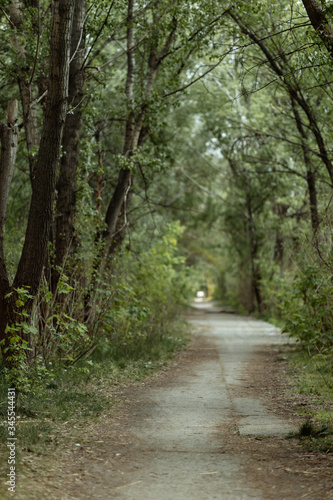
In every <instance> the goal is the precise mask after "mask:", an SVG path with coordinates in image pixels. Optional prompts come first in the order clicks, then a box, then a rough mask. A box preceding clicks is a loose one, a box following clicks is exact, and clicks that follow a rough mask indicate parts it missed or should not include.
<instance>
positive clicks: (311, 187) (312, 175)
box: [291, 98, 319, 234]
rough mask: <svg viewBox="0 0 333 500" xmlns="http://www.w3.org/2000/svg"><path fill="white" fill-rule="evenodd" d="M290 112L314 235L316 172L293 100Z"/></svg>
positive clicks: (317, 219)
mask: <svg viewBox="0 0 333 500" xmlns="http://www.w3.org/2000/svg"><path fill="white" fill-rule="evenodd" d="M291 105H292V110H293V113H294V117H295V122H296V126H297V129H298V132H299V134H300V137H301V143H302V151H303V158H304V164H305V167H306V182H307V185H308V195H309V203H310V214H311V225H312V230H313V233H314V234H316V233H317V230H318V226H319V215H318V202H317V188H316V172H315V169H314V166H313V164H312V159H311V156H310V154H309V150H308V147H307V144H306V142H307V139H308V137H307V134H306V131H305V130H304V127H303V123H302V120H301V117H300V114H299V112H298V109H297V107H296V103H295V100H294V99H292V98H291Z"/></svg>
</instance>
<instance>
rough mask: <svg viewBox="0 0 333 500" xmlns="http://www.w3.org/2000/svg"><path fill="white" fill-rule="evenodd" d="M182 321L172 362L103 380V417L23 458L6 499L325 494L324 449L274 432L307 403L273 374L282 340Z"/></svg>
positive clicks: (332, 488)
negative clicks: (192, 329) (130, 377)
mask: <svg viewBox="0 0 333 500" xmlns="http://www.w3.org/2000/svg"><path fill="white" fill-rule="evenodd" d="M189 319H190V321H191V322H192V323H193V324H194V325H195V326H196V328H197V333H196V335H195V336H194V340H193V342H192V343H191V345H190V347H189V348H188V349H187V350H185V351H183V352H182V353H180V354H179V355H178V357H177V358H176V360H175V362H174V363H173V365H172V366H169V367H167V368H165V369H164V370H162V371H161V372H160V373H158V374H155V375H152V376H151V377H150V378H148V379H147V380H146V381H145V382H144V383H142V382H140V383H137V384H134V385H128V386H119V387H110V388H109V389H108V390H109V392H110V394H111V395H112V396H113V397H117V399H118V403H117V405H116V408H115V411H112V414H111V415H110V414H109V413H107V412H105V413H104V414H103V415H102V416H100V417H99V418H98V419H96V420H94V421H93V422H92V423H91V424H90V425H89V426H85V427H82V428H80V427H79V426H78V428H74V429H72V442H71V444H69V445H68V447H64V448H62V449H61V450H58V451H57V452H56V453H55V455H52V456H46V457H45V456H43V457H36V456H33V457H31V459H29V460H26V461H25V466H24V468H23V469H22V473H21V474H20V475H19V476H18V486H17V491H16V493H15V495H14V496H15V498H16V499H17V500H29V499H32V498H34V499H35V498H41V499H46V498H47V499H48V500H69V499H92V498H94V499H98V498H100V499H106V500H107V499H111V498H118V499H126V500H131V499H135V500H143V499H144V500H156V499H157V498H158V499H160V500H180V499H182V500H205V499H207V500H208V499H214V498H216V499H223V500H242V499H258V500H259V499H260V500H261V499H267V500H275V499H276V500H277V499H278V500H283V499H285V500H292V499H297V500H299V499H313V500H316V499H320V500H324V499H333V477H332V466H333V456H332V454H323V453H316V452H312V451H308V450H306V449H305V448H303V447H302V446H301V445H300V443H299V441H298V440H297V439H295V438H292V439H285V436H286V435H287V434H288V433H289V432H290V431H296V430H297V429H298V428H299V426H300V424H301V423H302V420H301V418H300V417H299V416H298V411H297V410H298V408H299V407H300V406H302V405H306V404H307V401H306V397H305V396H302V395H298V394H296V393H295V391H291V390H290V386H289V385H288V378H287V377H286V376H285V374H284V371H286V370H287V364H286V362H285V361H284V359H285V357H284V352H285V351H288V349H290V345H288V339H287V338H284V337H283V336H281V335H280V334H278V332H277V330H276V329H275V328H274V327H273V326H272V325H269V324H267V323H265V322H263V321H259V320H255V319H251V318H246V317H241V316H237V315H234V314H225V313H224V314H221V313H219V312H218V311H217V310H214V309H211V310H207V309H205V308H203V309H202V310H199V309H198V310H197V311H196V312H194V313H193V314H192V316H191V317H190V318H189ZM8 498H11V497H10V496H9V497H8Z"/></svg>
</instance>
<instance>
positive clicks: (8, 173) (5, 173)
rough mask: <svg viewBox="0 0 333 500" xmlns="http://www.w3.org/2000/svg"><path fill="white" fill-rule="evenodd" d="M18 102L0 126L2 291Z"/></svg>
mask: <svg viewBox="0 0 333 500" xmlns="http://www.w3.org/2000/svg"><path fill="white" fill-rule="evenodd" d="M17 108H18V105H17V101H16V100H14V101H10V102H9V103H8V111H7V123H1V124H0V139H1V156H0V282H1V285H0V286H1V289H6V288H8V287H9V282H8V277H7V273H6V266H5V256H4V225H5V220H6V212H7V204H8V197H9V190H10V185H11V182H12V176H13V172H14V166H15V159H16V153H17V146H18V127H17Z"/></svg>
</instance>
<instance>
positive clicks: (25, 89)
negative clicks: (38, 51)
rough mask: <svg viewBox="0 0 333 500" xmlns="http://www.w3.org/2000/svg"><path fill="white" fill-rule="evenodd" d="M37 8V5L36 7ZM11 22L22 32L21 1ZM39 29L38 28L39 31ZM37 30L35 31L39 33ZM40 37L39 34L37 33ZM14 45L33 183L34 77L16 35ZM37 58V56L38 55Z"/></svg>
mask: <svg viewBox="0 0 333 500" xmlns="http://www.w3.org/2000/svg"><path fill="white" fill-rule="evenodd" d="M35 7H36V8H38V7H37V5H35ZM9 11H10V20H11V22H12V23H13V26H14V27H15V28H16V29H17V30H20V27H21V25H22V23H23V21H24V12H23V10H22V5H21V2H20V1H19V0H13V3H12V5H11V6H10V9H9ZM38 29H39V27H38V28H37V30H38ZM37 30H35V31H37ZM36 36H37V37H38V36H39V33H38V32H37V33H36ZM13 45H14V50H15V52H16V55H17V58H18V60H19V61H20V63H21V64H20V67H19V68H18V69H17V83H18V87H19V89H20V95H21V103H22V110H23V124H24V130H25V137H26V144H27V150H28V157H29V170H30V180H31V184H32V183H33V179H34V175H35V167H36V156H35V155H36V154H37V151H36V150H37V148H38V145H39V141H40V135H39V130H38V120H37V113H36V106H32V105H31V103H32V100H33V99H32V76H30V74H29V73H30V70H31V68H29V66H28V61H27V53H26V50H25V47H24V46H23V45H22V44H21V43H19V41H18V38H17V36H16V34H14V35H13ZM36 57H37V55H36Z"/></svg>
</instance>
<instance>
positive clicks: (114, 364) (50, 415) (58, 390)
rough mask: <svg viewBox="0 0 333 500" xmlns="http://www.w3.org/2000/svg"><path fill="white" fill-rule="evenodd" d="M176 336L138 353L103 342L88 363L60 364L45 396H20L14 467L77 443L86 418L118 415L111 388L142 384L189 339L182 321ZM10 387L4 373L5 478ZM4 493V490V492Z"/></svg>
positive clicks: (0, 431) (1, 434) (0, 386)
mask: <svg viewBox="0 0 333 500" xmlns="http://www.w3.org/2000/svg"><path fill="white" fill-rule="evenodd" d="M173 331H174V333H173V334H172V335H171V334H170V335H164V336H163V337H160V338H157V339H156V340H155V342H150V343H147V342H146V341H144V340H142V343H141V344H142V345H140V343H137V345H136V349H134V348H129V346H127V345H126V344H125V343H123V344H122V345H120V344H118V345H117V344H116V345H112V343H110V342H108V340H107V339H105V342H103V341H102V342H100V344H99V345H98V347H97V348H96V349H95V350H94V352H93V353H91V355H90V356H89V357H87V358H86V359H82V360H80V361H79V362H78V363H76V364H74V365H72V364H70V363H64V362H62V363H60V362H58V363H56V364H51V363H50V365H49V367H50V370H52V378H50V381H49V384H48V386H47V387H46V388H45V390H44V392H43V393H42V394H34V393H31V394H25V395H24V396H21V395H20V396H19V398H18V403H17V408H16V418H17V420H16V437H17V447H16V452H17V454H16V463H17V465H18V467H20V464H21V463H22V460H24V458H25V457H26V456H27V455H29V454H33V455H43V454H47V453H49V452H53V451H55V450H56V448H57V447H58V446H59V445H63V444H64V443H66V442H68V441H70V440H71V439H73V436H72V434H73V432H72V430H73V427H78V426H79V427H80V426H81V425H84V423H85V422H87V420H89V421H91V420H92V419H94V418H96V417H98V415H100V414H101V412H105V411H107V412H110V413H112V411H114V408H115V405H116V403H117V399H116V398H115V397H114V396H112V395H111V394H110V393H111V390H110V389H112V387H114V386H116V385H119V384H130V383H134V382H136V381H140V380H143V379H144V378H146V377H147V376H149V375H150V374H151V373H154V372H156V371H157V370H159V369H161V367H162V366H163V365H165V364H167V363H168V362H170V360H171V359H172V357H173V356H174V354H175V353H176V352H177V351H180V350H181V349H182V348H184V346H185V345H186V344H187V343H188V341H189V335H188V334H187V333H186V332H187V331H188V325H187V324H186V323H184V322H183V321H179V322H178V325H177V324H176V326H174V330H173ZM7 387H8V386H7V385H6V381H5V377H4V376H3V373H1V374H0V419H1V421H2V423H1V425H0V449H1V454H0V464H1V469H2V471H3V474H5V471H6V470H7V468H8V467H7V458H8V456H7V455H8V450H7V447H6V443H7V438H8V431H7V425H6V416H7ZM0 493H1V488H0Z"/></svg>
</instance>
